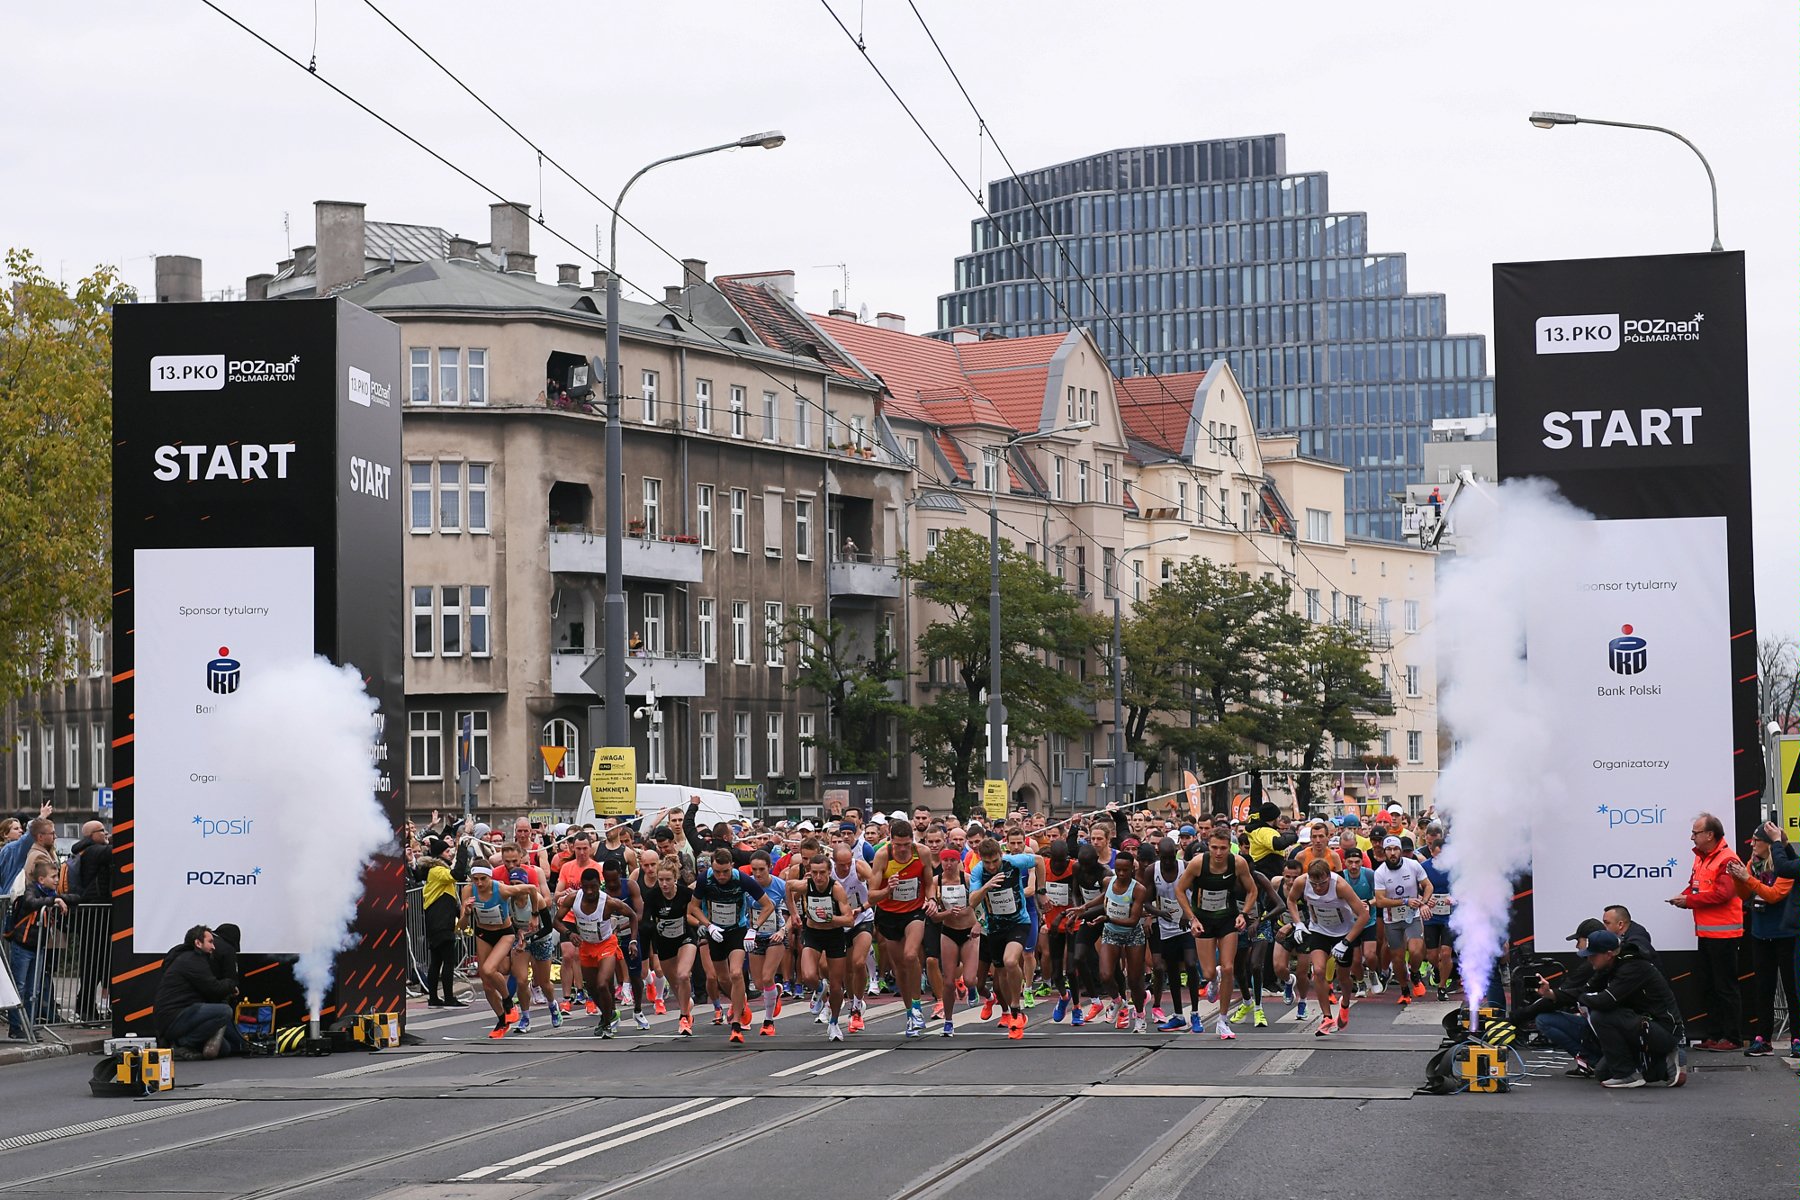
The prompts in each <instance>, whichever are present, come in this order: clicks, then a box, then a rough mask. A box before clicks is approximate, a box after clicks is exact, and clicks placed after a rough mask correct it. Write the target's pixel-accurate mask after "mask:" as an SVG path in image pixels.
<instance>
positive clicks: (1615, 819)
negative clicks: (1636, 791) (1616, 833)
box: [1594, 804, 1669, 829]
mask: <svg viewBox="0 0 1800 1200" xmlns="http://www.w3.org/2000/svg"><path fill="white" fill-rule="evenodd" d="M1594 812H1595V814H1597V815H1598V816H1602V817H1605V818H1606V827H1607V828H1608V829H1617V828H1619V827H1620V826H1621V825H1661V824H1663V823H1664V822H1665V821H1667V820H1668V819H1669V810H1668V809H1666V808H1658V807H1657V806H1655V805H1648V806H1646V807H1643V808H1620V807H1619V806H1618V805H1616V804H1601V805H1597V806H1596V807H1595V809H1594Z"/></svg>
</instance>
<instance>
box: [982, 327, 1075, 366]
mask: <svg viewBox="0 0 1800 1200" xmlns="http://www.w3.org/2000/svg"><path fill="white" fill-rule="evenodd" d="M1068 337H1069V335H1068V334H1066V333H1040V334H1038V335H1036V336H1035V337H1021V338H989V339H988V340H986V341H981V342H957V343H955V344H954V348H955V350H956V352H957V355H958V357H960V358H961V359H962V364H963V369H964V370H966V371H968V373H969V374H971V375H975V374H979V373H980V372H982V371H1005V370H1010V369H1012V368H1014V367H1045V366H1049V365H1050V360H1051V359H1052V358H1054V357H1056V352H1057V351H1058V350H1060V349H1061V348H1062V344H1063V342H1065V341H1067V340H1068Z"/></svg>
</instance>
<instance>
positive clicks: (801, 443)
mask: <svg viewBox="0 0 1800 1200" xmlns="http://www.w3.org/2000/svg"><path fill="white" fill-rule="evenodd" d="M808 403H809V402H808V401H807V399H806V398H805V397H804V396H796V397H794V445H796V446H798V447H800V448H801V449H802V450H806V449H809V448H810V447H811V446H812V420H811V416H810V415H809V414H808V413H807V411H806V409H807V405H808Z"/></svg>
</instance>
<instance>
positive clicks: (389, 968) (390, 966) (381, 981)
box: [375, 963, 1749, 987]
mask: <svg viewBox="0 0 1800 1200" xmlns="http://www.w3.org/2000/svg"><path fill="white" fill-rule="evenodd" d="M393 971H394V964H393V963H389V964H388V965H387V966H385V967H383V968H381V978H379V979H377V980H376V981H375V986H376V987H380V986H381V985H382V984H384V983H386V982H387V977H388V976H389V975H391V974H393ZM1745 978H1749V976H1745Z"/></svg>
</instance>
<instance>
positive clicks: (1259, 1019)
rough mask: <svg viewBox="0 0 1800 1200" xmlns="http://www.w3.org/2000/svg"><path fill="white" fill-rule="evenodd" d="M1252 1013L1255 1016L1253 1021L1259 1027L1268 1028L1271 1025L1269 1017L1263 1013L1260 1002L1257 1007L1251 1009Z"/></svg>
mask: <svg viewBox="0 0 1800 1200" xmlns="http://www.w3.org/2000/svg"><path fill="white" fill-rule="evenodd" d="M1250 1015H1251V1016H1252V1017H1253V1018H1255V1019H1254V1020H1253V1021H1252V1022H1251V1023H1252V1024H1254V1025H1255V1026H1256V1027H1257V1028H1258V1029H1267V1028H1268V1027H1269V1018H1268V1017H1266V1016H1264V1015H1263V1010H1262V1005H1260V1004H1258V1005H1257V1006H1256V1007H1255V1008H1253V1009H1251V1010H1250Z"/></svg>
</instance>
